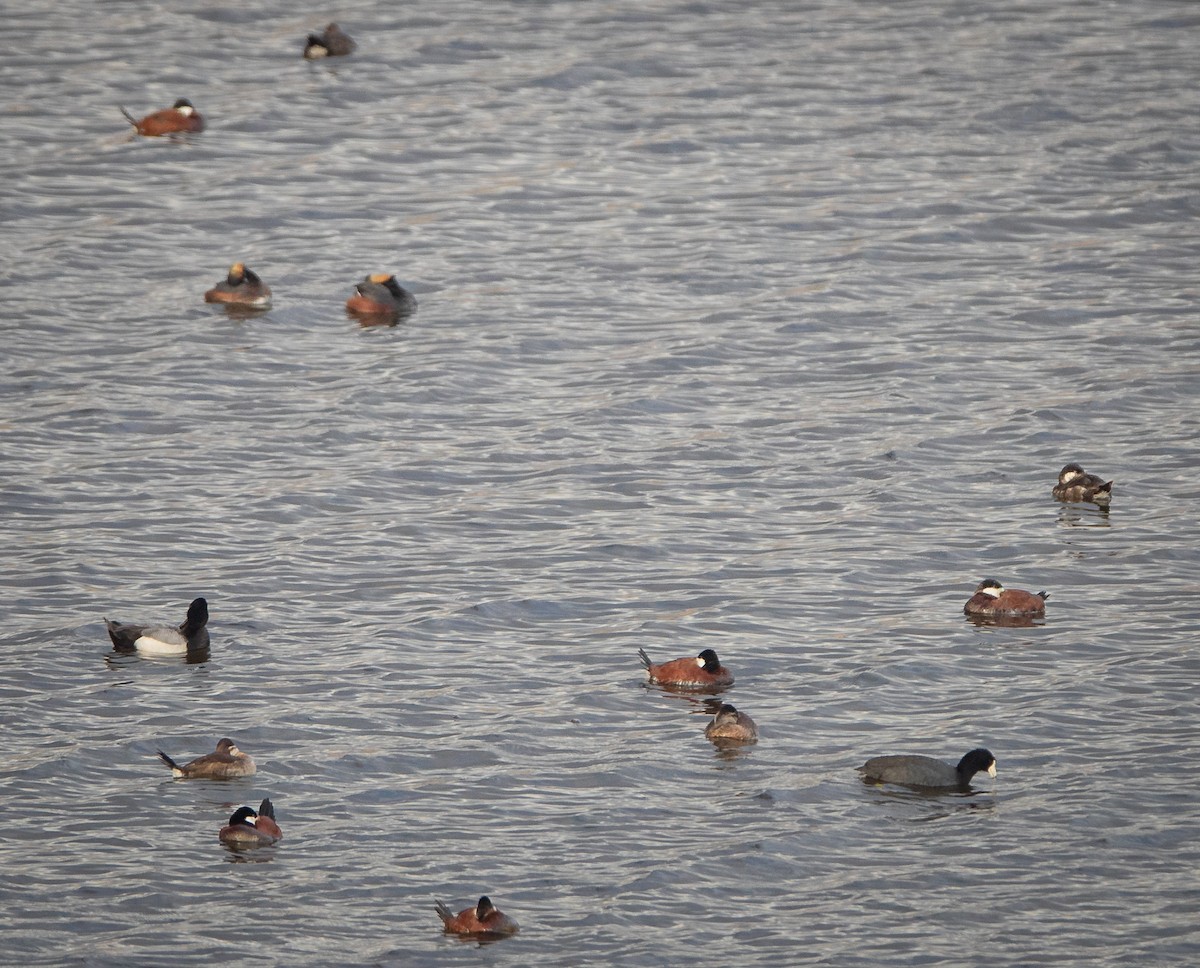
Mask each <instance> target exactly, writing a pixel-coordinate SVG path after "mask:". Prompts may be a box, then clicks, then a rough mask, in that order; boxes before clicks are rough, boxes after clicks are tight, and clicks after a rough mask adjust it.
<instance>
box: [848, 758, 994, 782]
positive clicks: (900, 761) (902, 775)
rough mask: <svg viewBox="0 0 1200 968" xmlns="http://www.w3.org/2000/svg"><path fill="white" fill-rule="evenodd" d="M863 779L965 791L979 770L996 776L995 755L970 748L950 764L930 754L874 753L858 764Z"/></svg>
mask: <svg viewBox="0 0 1200 968" xmlns="http://www.w3.org/2000/svg"><path fill="white" fill-rule="evenodd" d="M857 769H858V772H859V773H861V774H862V776H863V779H864V780H867V781H869V782H871V783H897V784H899V785H901V786H910V787H923V788H925V789H955V790H965V789H967V787H968V786H969V785H970V783H971V778H972V777H973V776H974V775H975V774H976V773H980V772H986V773H987V775H988V776H990V777H995V775H996V758H995V757H994V756H992V754H991V753H990V752H989V751H988V750H985V749H982V748H980V749H974V750H971V752H969V753H968V754H967V755H966V756H964V757H963V758H962V759H961V760H959V761H958V765H957V766H951V765H950V764H949V763H944V762H942V761H941V760H938V759H934V758H933V757H932V756H912V755H910V756H905V755H901V756H875V757H872V758H871V759H869V760H867V762H866V763H864V764H863V765H862V766H860V767H858V768H857Z"/></svg>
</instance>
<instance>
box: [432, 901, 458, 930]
mask: <svg viewBox="0 0 1200 968" xmlns="http://www.w3.org/2000/svg"><path fill="white" fill-rule="evenodd" d="M433 908H434V910H435V911H437V913H438V917H439V918H441V919H442V923H443V924H446V925H449V923H450V922H451V921H453V920H454V912H453V911H451V910H450V909H449V908H448V907H446V905H445V904H443V903H442V902H441V901H434V902H433Z"/></svg>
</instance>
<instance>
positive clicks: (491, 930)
mask: <svg viewBox="0 0 1200 968" xmlns="http://www.w3.org/2000/svg"><path fill="white" fill-rule="evenodd" d="M434 908H435V910H436V911H437V913H438V917H440V918H441V919H442V924H443V925H445V930H446V933H447V934H516V933H517V932H518V931H520V930H521V928H520V925H518V924H517V922H516V921H514V920H513V919H512V918H510V917H509V916H508V915H507V914H503V913H501V912H500V910H499V909H498V908H496V907H494V906H493V905H492V899H491V898H489V897H488V896H487V895H486V894H485V895H484V896H483V897H481V898H480V899H479V903H478V904H476V905H475V907H473V908H466V909H464V910H462V911H459V912H458V914H455V913H454V912H453V911H451V910H450V909H449V908H448V907H446V905H445V904H443V903H442V902H441V901H435V902H434Z"/></svg>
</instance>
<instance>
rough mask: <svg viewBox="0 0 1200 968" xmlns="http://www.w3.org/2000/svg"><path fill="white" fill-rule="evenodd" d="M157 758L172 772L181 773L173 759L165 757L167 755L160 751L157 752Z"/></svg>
mask: <svg viewBox="0 0 1200 968" xmlns="http://www.w3.org/2000/svg"><path fill="white" fill-rule="evenodd" d="M158 758H159V759H160V760H162V761H163V762H164V763H166V764H167V766H169V767H170V768H171V769H172V770H176V771H179V772H183V771H182V770H180V767H179V764H178V763H176V762H175V761H174V760H173V759H171V757H169V756H167V754H166V753H164V752H163V751H162V750H159V751H158Z"/></svg>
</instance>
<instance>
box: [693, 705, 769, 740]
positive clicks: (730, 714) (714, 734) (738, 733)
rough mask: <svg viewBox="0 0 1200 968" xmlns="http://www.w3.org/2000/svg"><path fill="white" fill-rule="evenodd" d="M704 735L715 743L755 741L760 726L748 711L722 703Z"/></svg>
mask: <svg viewBox="0 0 1200 968" xmlns="http://www.w3.org/2000/svg"><path fill="white" fill-rule="evenodd" d="M704 735H705V736H707V737H708V738H709V739H710V740H712V741H713V742H714V743H755V742H757V741H758V726H756V725H755V723H754V720H753V719H751V718H750V717H749V716H748V715H747V714H746V713H744V712H741V711H739V710H738V709H736V708H735V707H734V706H731V705H730V704H729V703H722V704H721V708H720V709H718V710H717V715H716V716H715V717H714V718H713V721H712V722H711V723H709V724H708V726H706V727H705V729H704Z"/></svg>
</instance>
